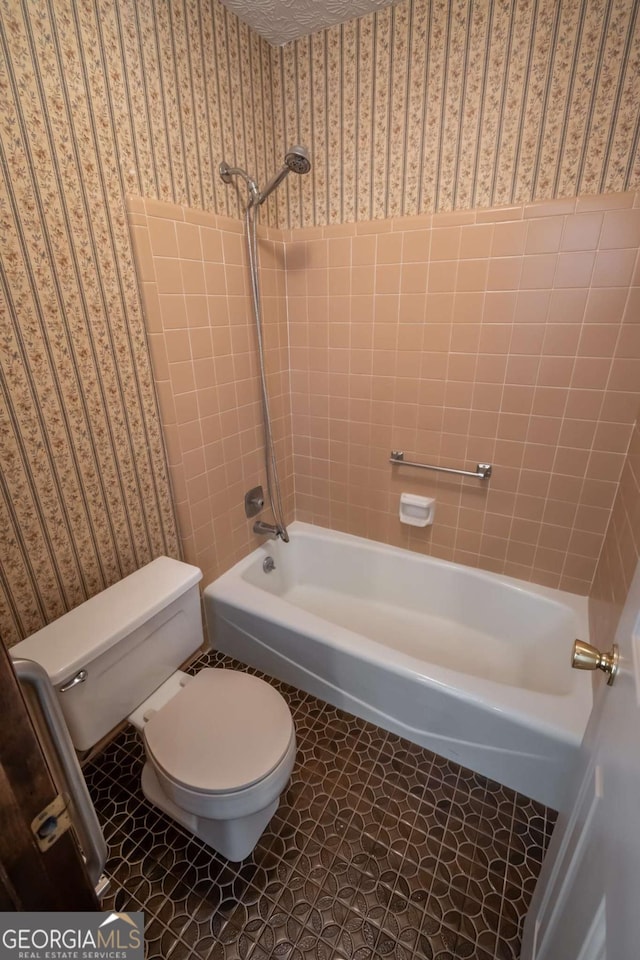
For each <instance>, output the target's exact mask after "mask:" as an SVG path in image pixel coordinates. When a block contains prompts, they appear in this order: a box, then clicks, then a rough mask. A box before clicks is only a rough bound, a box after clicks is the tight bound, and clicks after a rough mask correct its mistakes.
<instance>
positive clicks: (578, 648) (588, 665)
mask: <svg viewBox="0 0 640 960" xmlns="http://www.w3.org/2000/svg"><path fill="white" fill-rule="evenodd" d="M619 659H620V657H619V654H618V645H617V644H615V643H614V644H613V648H612V649H611V650H610V651H609V652H608V653H600V651H599V650H598V649H597V648H596V647H592V646H591V644H590V643H585V642H584V640H576V641H575V643H574V644H573V654H572V656H571V666H572V667H575V669H576V670H604V672H605V673H606V674H607V683H608V684H609V686H611V684H612V683H613V681H614V680H615V678H616V673H617V672H618V661H619Z"/></svg>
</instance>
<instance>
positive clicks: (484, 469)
mask: <svg viewBox="0 0 640 960" xmlns="http://www.w3.org/2000/svg"><path fill="white" fill-rule="evenodd" d="M389 463H401V464H403V465H404V466H405V467H418V469H420V470H439V471H441V472H442V473H456V474H457V475H458V476H459V477H476V479H478V480H488V479H489V477H490V476H491V471H492V467H491V464H490V463H479V464H478V465H477V467H476V469H475V470H456V469H455V468H454V467H437V466H435V465H434V464H431V463H414V461H412V460H405V458H404V453H403V452H402V450H392V451H391V456H390V457H389Z"/></svg>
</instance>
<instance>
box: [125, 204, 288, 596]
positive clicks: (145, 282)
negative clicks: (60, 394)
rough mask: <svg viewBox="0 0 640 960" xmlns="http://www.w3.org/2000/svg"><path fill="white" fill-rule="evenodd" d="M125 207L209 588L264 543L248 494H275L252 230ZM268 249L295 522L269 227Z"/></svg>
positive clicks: (274, 348) (281, 450)
mask: <svg viewBox="0 0 640 960" xmlns="http://www.w3.org/2000/svg"><path fill="white" fill-rule="evenodd" d="M128 207H129V221H130V226H131V235H132V239H133V245H134V252H135V257H136V265H137V271H138V277H139V280H140V284H141V287H142V291H143V300H144V305H145V316H146V323H147V330H148V335H149V343H150V348H151V356H152V361H153V368H154V376H155V380H156V387H157V390H158V397H159V402H160V413H161V418H162V425H163V431H164V436H165V442H166V446H167V455H168V460H169V469H170V475H171V483H172V488H173V496H174V499H175V503H176V508H177V514H178V524H179V531H180V537H181V541H182V548H183V554H184V558H185V559H186V560H187V561H189V562H191V563H194V564H196V565H198V566H199V567H201V568H202V570H203V573H204V582H205V583H208V582H210V581H211V580H212V579H213V578H214V577H216V576H218V575H219V574H220V573H222V572H223V571H224V570H225V569H227V568H228V567H229V566H231V565H232V564H233V563H235V562H236V561H237V560H238V559H240V558H241V557H243V556H245V555H246V554H247V553H248V552H249V551H250V550H252V549H253V548H254V547H255V546H256V544H257V542H258V541H257V539H256V537H255V535H254V534H253V533H252V532H251V523H252V521H251V522H250V521H248V520H247V519H246V517H245V514H244V494H245V491H246V490H248V489H249V488H250V487H253V486H255V485H256V484H258V483H262V484H263V486H264V487H265V489H266V482H265V473H264V466H263V455H262V419H261V405H260V395H259V381H258V367H257V360H256V356H257V355H256V347H255V330H254V320H253V314H252V310H251V301H250V296H249V285H248V275H247V265H246V251H245V243H244V235H243V224H242V222H241V221H238V220H231V219H228V218H226V217H221V216H215V215H213V214H209V213H203V212H201V211H197V210H191V209H189V208H186V207H179V206H174V205H172V204H166V203H161V202H159V201H156V200H142V199H139V198H131V199H130V200H129V202H128ZM274 237H275V238H276V239H273V238H274ZM260 251H261V262H262V292H263V310H264V333H265V345H266V363H267V373H268V383H269V390H270V397H271V412H272V420H273V432H274V438H275V442H276V451H277V455H278V463H279V473H280V478H281V482H282V487H283V494H284V506H285V512H286V515H287V517H288V518H289V519H291V518H292V516H293V458H292V442H291V415H290V405H289V395H290V390H289V372H288V366H289V357H288V343H287V318H286V302H285V285H284V269H283V267H284V249H283V244H282V241H281V238H280V234H279V233H277V232H275V231H266V230H263V231H261V237H260ZM264 516H265V518H269V517H268V514H267V512H266V511H265V514H264Z"/></svg>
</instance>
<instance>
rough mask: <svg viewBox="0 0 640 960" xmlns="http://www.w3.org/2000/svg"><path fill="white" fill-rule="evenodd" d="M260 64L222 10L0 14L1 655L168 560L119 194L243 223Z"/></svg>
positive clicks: (73, 4) (39, 0)
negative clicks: (232, 180) (163, 556)
mask: <svg viewBox="0 0 640 960" xmlns="http://www.w3.org/2000/svg"><path fill="white" fill-rule="evenodd" d="M265 51H266V44H265V43H264V41H260V40H258V39H256V38H255V37H251V36H250V35H249V32H248V30H247V29H246V28H244V27H242V26H241V25H240V24H239V22H238V21H237V19H236V18H235V17H234V16H233V15H232V14H229V13H228V12H226V11H225V9H224V8H223V7H222V6H221V5H220V4H219V3H218V2H217V0H184V2H182V0H175V2H174V0H172V2H170V3H169V2H166V0H117V2H115V0H104V2H98V0H22V2H20V0H0V170H1V175H0V236H1V237H2V242H1V245H0V315H1V317H2V322H1V336H2V358H1V363H2V368H1V371H2V372H1V388H2V389H1V400H0V402H1V403H2V411H1V415H2V433H1V437H2V441H1V442H2V449H1V452H0V456H1V461H0V462H1V468H2V469H1V473H0V540H1V542H0V561H1V562H0V632H1V634H2V637H3V638H4V640H5V642H6V643H8V644H11V643H13V642H15V641H16V640H18V639H20V638H21V637H23V636H25V635H26V634H29V633H31V632H32V631H33V630H36V629H38V628H39V627H41V626H42V625H43V624H44V623H46V622H48V621H50V620H52V619H55V618H56V617H57V616H59V615H60V614H62V613H63V612H65V610H67V609H69V608H71V607H73V606H75V605H76V604H78V603H79V602H81V601H82V600H84V599H85V598H87V597H88V596H90V595H91V594H93V593H96V592H97V591H98V590H100V589H102V588H103V587H105V586H107V585H108V584H110V583H112V582H114V581H116V580H118V579H119V578H121V577H122V576H124V575H125V574H127V573H129V572H130V571H131V570H133V569H135V568H136V567H139V566H141V565H142V564H143V563H145V562H146V561H148V560H150V559H151V558H152V557H153V556H156V555H158V554H160V553H170V554H176V552H177V550H178V542H177V535H176V526H175V519H174V511H173V506H172V503H171V496H170V491H169V481H168V475H167V470H166V459H165V455H164V450H163V440H162V434H161V429H160V424H159V420H158V414H157V409H156V399H155V393H154V387H153V379H152V376H151V369H150V363H149V354H148V348H147V343H146V338H145V332H144V325H143V322H142V315H141V306H140V297H139V292H138V287H137V281H136V276H135V271H134V267H133V261H132V256H131V249H130V241H129V234H128V228H127V223H126V216H125V209H124V196H125V194H126V193H127V192H129V193H133V194H144V195H146V196H150V197H159V198H162V199H166V200H172V201H176V202H179V203H183V204H190V205H192V206H205V207H209V208H213V209H215V210H220V211H221V212H224V213H231V214H236V215H237V209H236V204H235V195H234V192H233V191H231V190H228V189H226V188H223V187H222V184H221V183H220V182H219V180H218V178H217V176H216V173H215V169H216V167H217V164H218V163H219V162H220V160H221V158H222V156H223V155H224V156H226V157H227V159H229V160H231V161H234V162H235V161H237V162H239V163H241V164H246V165H247V166H249V167H252V168H257V169H258V170H259V171H260V172H261V173H262V170H263V168H262V164H261V162H260V161H259V160H258V159H257V158H258V157H263V156H264V154H265V152H266V147H265V142H264V138H265V137H266V138H267V140H266V142H267V144H268V142H269V140H268V137H269V134H268V132H267V128H266V127H265V118H266V117H268V109H267V108H266V107H265V106H264V104H263V98H262V92H261V91H262V89H263V86H262V76H261V69H262V66H263V61H264V62H265V64H266V65H267V66H268V56H267V55H266V53H265ZM249 104H251V105H252V107H255V120H254V119H253V117H252V119H249V113H248V110H247V106H248V105H249Z"/></svg>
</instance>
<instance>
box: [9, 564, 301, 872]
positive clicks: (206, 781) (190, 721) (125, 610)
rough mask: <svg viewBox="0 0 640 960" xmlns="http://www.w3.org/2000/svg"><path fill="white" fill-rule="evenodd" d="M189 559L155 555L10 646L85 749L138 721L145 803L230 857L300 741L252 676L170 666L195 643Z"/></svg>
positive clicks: (258, 821)
mask: <svg viewBox="0 0 640 960" xmlns="http://www.w3.org/2000/svg"><path fill="white" fill-rule="evenodd" d="M201 578H202V573H201V572H200V570H198V568H197V567H193V566H190V565H189V564H186V563H181V562H180V561H178V560H171V559H169V557H159V558H158V559H157V560H154V561H153V562H152V563H149V564H147V566H145V567H142V569H140V570H137V571H136V572H135V573H132V574H131V575H130V576H128V577H125V578H124V579H123V580H121V581H119V583H116V584H114V585H113V586H112V587H109V588H108V589H107V590H104V591H103V592H102V593H99V594H97V595H96V596H95V597H92V598H91V599H90V600H87V601H86V603H83V604H81V605H80V606H79V607H76V608H75V609H74V610H72V611H71V612H70V613H67V614H65V615H64V616H63V617H60V618H59V619H58V620H55V621H54V622H53V623H51V624H49V625H48V626H46V627H44V628H43V629H42V630H39V631H38V632H37V633H34V634H32V636H30V637H28V638H27V639H26V640H23V641H22V642H21V643H19V644H17V645H16V646H15V647H13V648H12V650H11V654H12V655H13V656H14V657H24V658H26V659H28V660H35V661H37V662H38V663H40V664H42V666H43V667H44V668H45V670H46V671H47V673H48V674H49V677H50V678H51V682H52V684H53V685H54V687H55V688H56V690H57V692H58V695H59V698H60V703H61V705H62V710H63V712H64V715H65V718H66V721H67V725H68V727H69V732H70V734H71V739H72V740H73V743H74V745H75V747H76V749H77V750H80V751H83V750H88V749H89V748H90V747H92V746H93V745H94V744H96V743H97V742H98V741H99V740H100V739H102V737H104V736H105V735H106V734H107V733H109V731H110V730H112V729H113V728H114V727H115V726H117V725H118V724H119V723H120V722H121V721H122V720H124V719H125V718H128V719H129V720H130V721H131V722H132V723H133V724H134V725H135V726H136V727H137V729H138V730H139V731H140V732H141V734H142V737H143V740H144V744H145V750H146V754H147V763H146V764H145V766H144V769H143V772H142V790H143V792H144V794H145V796H146V797H147V799H148V800H150V801H151V803H153V804H155V805H156V806H157V807H160V809H162V810H164V811H165V813H167V814H168V815H169V816H170V817H173V819H174V820H177V821H178V822H179V823H181V824H183V826H185V827H186V828H187V829H188V830H190V831H191V832H192V833H194V834H195V835H196V836H198V837H200V838H201V839H202V840H204V841H205V843H207V844H209V846H211V847H213V848H214V849H215V850H217V851H218V852H219V853H221V854H223V856H225V857H227V858H228V859H229V860H234V861H237V860H242V859H244V857H246V856H248V854H249V853H251V851H252V850H253V848H254V847H255V845H256V843H257V842H258V839H259V838H260V835H261V834H262V832H263V831H264V829H265V827H266V826H267V824H268V822H269V820H270V819H271V817H272V816H273V814H274V813H275V811H276V808H277V806H278V800H279V798H280V794H281V793H282V791H283V790H284V788H285V786H286V784H287V782H288V780H289V777H290V775H291V770H292V769H293V764H294V760H295V752H296V739H295V728H294V725H293V720H292V719H291V714H290V712H289V708H288V706H287V704H286V703H285V701H284V699H283V698H282V697H281V695H280V694H279V693H278V692H277V691H276V690H274V689H273V687H271V686H269V684H268V683H265V682H264V681H263V680H259V679H258V678H257V677H253V676H250V675H249V674H246V673H240V672H238V671H234V670H222V669H205V670H201V671H200V673H198V674H197V675H196V676H195V677H191V676H189V675H187V674H186V673H183V672H181V671H180V670H178V669H177V668H178V667H179V666H180V665H181V664H182V663H184V662H185V661H186V660H187V659H188V658H189V656H190V655H191V654H193V653H195V651H196V650H197V649H198V648H199V647H200V646H201V645H202V641H203V635H202V618H201V613H200V596H199V591H198V583H199V581H200V580H201Z"/></svg>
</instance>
